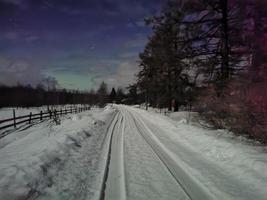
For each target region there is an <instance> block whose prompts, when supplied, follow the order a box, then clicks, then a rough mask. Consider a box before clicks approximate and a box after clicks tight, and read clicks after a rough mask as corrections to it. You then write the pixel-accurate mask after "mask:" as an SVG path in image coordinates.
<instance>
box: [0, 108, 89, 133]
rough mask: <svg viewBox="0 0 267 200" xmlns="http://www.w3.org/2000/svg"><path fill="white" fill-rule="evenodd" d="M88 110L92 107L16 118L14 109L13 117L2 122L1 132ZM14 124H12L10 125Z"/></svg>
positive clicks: (0, 123)
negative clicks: (23, 124)
mask: <svg viewBox="0 0 267 200" xmlns="http://www.w3.org/2000/svg"><path fill="white" fill-rule="evenodd" d="M86 110H90V107H87V106H84V107H73V108H72V107H71V108H68V109H66V108H65V109H59V110H48V111H45V112H44V111H42V110H41V111H40V113H36V114H32V112H30V114H28V115H22V116H17V117H16V111H15V109H13V117H12V118H8V119H3V120H0V130H3V129H7V128H10V127H14V128H16V127H17V125H19V124H22V123H27V122H28V124H31V123H32V122H33V121H36V120H40V121H42V120H43V119H46V118H50V119H52V118H53V117H56V116H58V115H65V114H69V113H78V112H83V111H86ZM8 122H12V123H8ZM6 123H8V124H6ZM3 124H4V125H3Z"/></svg>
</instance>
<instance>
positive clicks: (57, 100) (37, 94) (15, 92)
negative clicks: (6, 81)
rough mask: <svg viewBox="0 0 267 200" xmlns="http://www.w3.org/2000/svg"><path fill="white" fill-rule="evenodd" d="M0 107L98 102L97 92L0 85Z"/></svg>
mask: <svg viewBox="0 0 267 200" xmlns="http://www.w3.org/2000/svg"><path fill="white" fill-rule="evenodd" d="M0 94H1V98H0V107H11V106H12V107H13V106H16V107H30V106H43V105H62V104H96V103H97V97H96V96H97V94H96V93H90V92H88V93H87V92H80V91H68V90H66V89H62V90H59V89H56V90H51V91H47V90H45V89H44V88H39V87H37V88H33V87H31V86H22V85H19V86H12V87H11V86H0Z"/></svg>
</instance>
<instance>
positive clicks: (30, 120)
mask: <svg viewBox="0 0 267 200" xmlns="http://www.w3.org/2000/svg"><path fill="white" fill-rule="evenodd" d="M31 122H32V112H30V115H29V124H31Z"/></svg>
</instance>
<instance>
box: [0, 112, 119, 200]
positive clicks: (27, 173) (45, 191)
mask: <svg viewBox="0 0 267 200" xmlns="http://www.w3.org/2000/svg"><path fill="white" fill-rule="evenodd" d="M113 114H114V110H112V109H106V110H104V111H103V110H100V109H92V110H90V111H86V112H82V113H79V114H68V115H65V116H63V117H62V118H61V124H60V125H55V124H54V123H53V121H51V120H48V121H45V122H43V123H40V124H37V125H35V126H32V127H30V128H29V129H26V130H23V131H15V132H14V133H11V134H9V135H7V136H6V137H4V138H2V139H1V140H0V160H1V162H0V199H1V200H2V199H3V200H7V199H8V200H12V199H31V198H33V197H36V196H38V197H39V198H40V199H76V198H75V196H79V197H80V199H85V196H87V197H88V198H89V199H94V198H96V199H97V196H99V188H100V186H97V184H100V183H101V178H100V177H102V176H103V175H102V174H101V173H103V171H104V170H103V165H104V164H103V163H101V159H100V157H101V156H103V153H105V151H104V150H105V146H106V145H105V143H104V142H105V140H104V138H105V132H106V130H105V128H106V126H107V124H108V123H109V121H110V120H111V119H112V118H113ZM97 175H98V176H97ZM88 179H92V180H88ZM93 180H94V181H93ZM81 190H84V193H81ZM89 190H91V191H90V192H88V191H89ZM83 194H84V196H82V195H83ZM28 197H29V198H28Z"/></svg>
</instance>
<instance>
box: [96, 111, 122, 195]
mask: <svg viewBox="0 0 267 200" xmlns="http://www.w3.org/2000/svg"><path fill="white" fill-rule="evenodd" d="M118 115H119V113H117V114H116V115H115V116H114V119H113V120H112V122H111V123H110V126H109V127H108V128H107V134H106V136H107V137H108V135H110V138H109V142H108V145H109V147H108V155H107V158H106V164H105V170H104V176H103V180H102V186H101V190H100V197H99V199H100V200H104V199H105V191H106V185H107V179H108V173H109V166H110V158H111V147H112V138H113V135H114V130H115V127H116V126H117V124H118V121H119V119H118ZM105 139H106V138H105ZM103 145H104V143H103V144H102V146H103Z"/></svg>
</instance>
